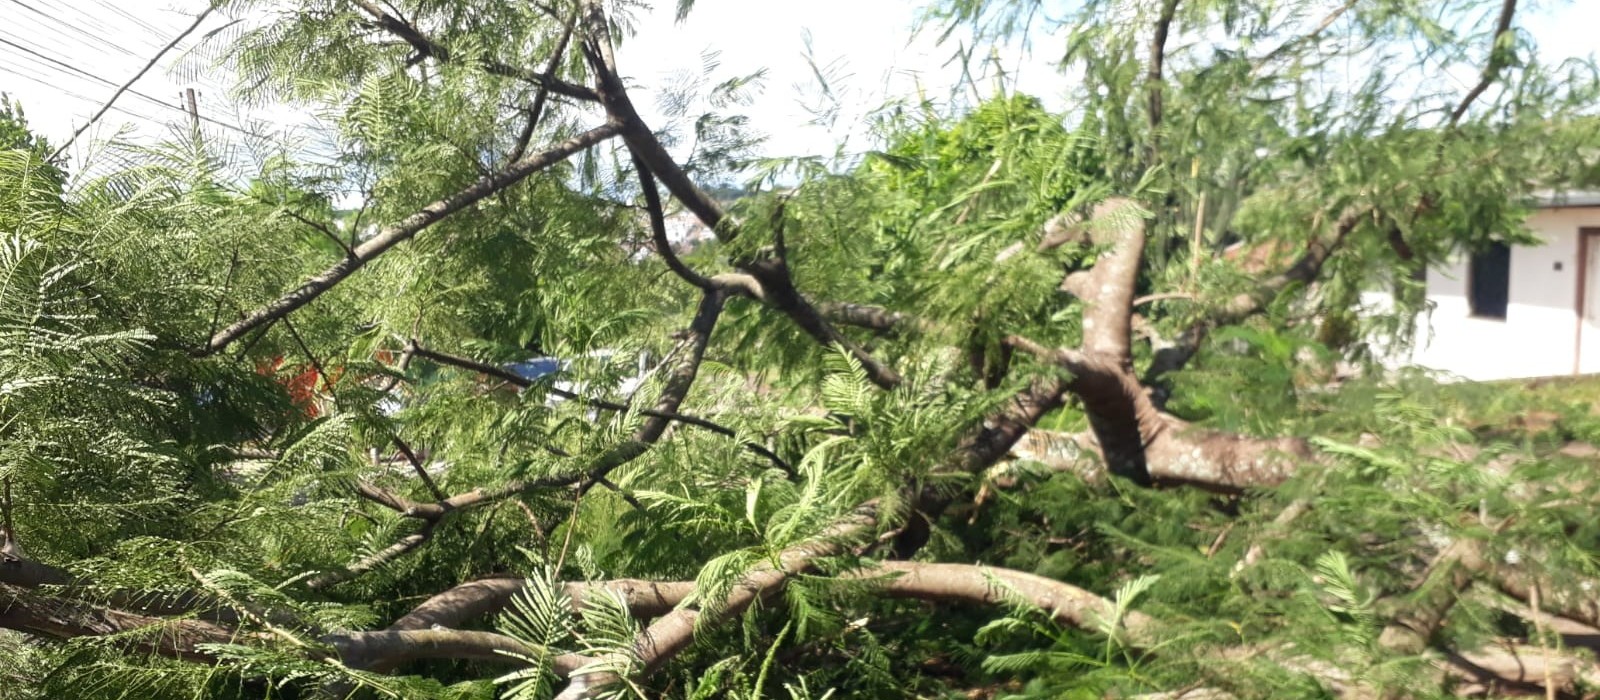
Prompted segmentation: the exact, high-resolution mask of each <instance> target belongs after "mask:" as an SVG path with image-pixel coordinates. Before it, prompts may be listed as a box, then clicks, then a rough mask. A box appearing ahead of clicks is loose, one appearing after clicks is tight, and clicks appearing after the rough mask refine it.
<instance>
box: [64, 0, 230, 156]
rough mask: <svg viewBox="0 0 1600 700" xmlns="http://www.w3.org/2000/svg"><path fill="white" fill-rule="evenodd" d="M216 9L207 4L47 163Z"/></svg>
mask: <svg viewBox="0 0 1600 700" xmlns="http://www.w3.org/2000/svg"><path fill="white" fill-rule="evenodd" d="M216 9H217V7H216V5H214V4H207V5H206V9H205V10H204V11H203V12H201V13H200V14H199V15H198V16H196V17H195V18H194V22H193V23H191V24H190V25H189V27H188V28H187V29H185V30H183V32H182V33H180V34H178V35H177V36H175V37H173V38H172V41H169V42H167V45H166V46H163V47H161V50H160V51H157V52H156V55H155V56H153V57H152V58H151V59H150V60H149V61H148V62H146V63H145V64H144V66H143V67H142V68H140V69H139V72H138V73H134V74H133V77H132V78H129V79H128V82H126V83H123V84H122V85H121V86H120V87H118V88H117V91H116V92H114V93H112V94H111V99H109V100H106V103H105V104H103V105H101V106H100V109H99V111H97V112H95V113H94V116H91V117H89V121H86V122H84V123H83V125H82V126H80V127H78V128H77V129H76V130H74V131H73V132H72V136H69V137H67V141H66V143H63V144H61V146H60V147H58V148H56V150H54V151H52V152H51V153H50V157H49V158H45V161H46V162H50V161H53V160H55V159H56V158H57V157H59V156H60V155H61V154H62V153H65V152H66V150H67V148H69V147H71V146H72V142H74V141H76V140H78V137H79V136H81V135H83V132H84V130H86V129H88V128H89V126H90V125H92V124H94V123H95V122H97V121H100V118H101V117H103V116H105V114H106V112H108V111H110V110H111V106H112V105H114V104H116V103H117V98H119V97H122V93H124V92H127V91H128V89H129V88H131V87H133V84H134V83H137V82H139V79H140V78H143V77H144V74H145V73H148V72H150V69H151V68H154V67H155V66H156V63H157V62H159V61H160V60H161V58H162V57H163V56H166V55H167V52H168V51H171V50H172V49H173V47H175V46H177V45H178V44H179V43H180V42H182V41H183V40H184V39H186V38H188V36H189V35H190V34H193V33H194V30H196V29H199V28H200V24H201V23H202V22H205V21H206V18H207V17H210V16H211V13H212V12H213V11H214V10H216Z"/></svg>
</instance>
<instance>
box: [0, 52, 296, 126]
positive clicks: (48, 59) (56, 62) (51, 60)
mask: <svg viewBox="0 0 1600 700" xmlns="http://www.w3.org/2000/svg"><path fill="white" fill-rule="evenodd" d="M0 45H5V46H10V47H12V48H14V49H16V50H18V51H21V52H22V53H24V54H27V55H28V56H29V57H31V58H32V59H33V60H35V61H38V62H41V63H46V64H49V65H51V66H55V67H56V68H58V69H60V70H65V71H68V72H70V73H72V74H74V75H79V76H83V77H85V78H88V79H90V80H94V81H97V82H100V83H104V84H106V85H110V86H112V87H120V86H118V84H117V83H116V82H114V81H112V80H110V79H108V78H103V77H101V76H98V75H95V74H93V73H90V72H89V71H86V70H84V69H82V68H79V67H77V66H74V65H72V64H70V63H67V62H65V61H62V60H60V59H58V58H55V57H53V56H49V55H46V54H44V53H41V52H39V51H37V50H35V49H32V48H29V47H27V46H23V45H22V44H19V43H17V42H15V41H12V40H11V39H9V38H7V37H4V36H0ZM126 92H127V93H128V94H130V95H134V96H136V97H141V98H143V99H145V100H148V101H150V102H152V103H155V104H157V105H160V106H162V107H165V108H167V109H170V110H175V111H178V112H183V113H185V114H188V110H185V109H184V108H182V107H179V106H177V105H174V104H170V103H168V102H166V101H164V100H161V99H160V98H156V97H151V96H150V95H148V94H146V93H144V92H140V91H139V90H135V89H133V88H131V87H130V88H127V89H126ZM118 111H125V110H118ZM200 121H203V122H206V123H209V124H215V125H217V126H220V127H222V128H225V129H231V130H233V131H237V132H239V133H241V134H245V135H247V136H253V137H256V138H266V137H265V136H263V135H262V134H258V133H256V132H254V131H251V130H249V129H246V128H244V127H241V126H237V125H234V124H229V123H227V122H224V121H218V120H216V119H213V118H211V117H207V116H205V115H201V116H200ZM80 131H81V129H80Z"/></svg>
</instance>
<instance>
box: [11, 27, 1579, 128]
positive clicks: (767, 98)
mask: <svg viewBox="0 0 1600 700" xmlns="http://www.w3.org/2000/svg"><path fill="white" fill-rule="evenodd" d="M657 4H658V5H659V6H658V7H657V8H655V9H654V10H653V11H652V12H649V13H647V14H645V15H643V16H641V17H640V22H639V34H638V35H637V36H635V37H633V38H632V39H631V40H629V41H628V42H626V43H625V44H624V46H623V47H622V49H621V51H620V55H619V61H620V62H621V64H622V68H623V70H624V72H625V73H628V74H629V75H630V76H631V77H632V78H633V79H634V80H635V81H636V82H637V83H638V84H639V85H640V86H641V92H642V93H644V94H642V95H640V96H639V97H638V98H636V102H638V103H639V104H641V105H642V106H644V107H646V108H647V109H648V108H649V106H651V105H653V104H654V100H653V99H652V97H651V93H650V88H652V87H657V86H661V85H670V84H672V83H673V82H674V81H677V80H679V79H681V78H682V77H683V76H684V75H685V74H693V73H697V72H699V71H700V69H701V68H700V67H701V66H702V64H703V54H705V53H706V52H707V51H715V52H718V59H719V62H720V66H721V67H720V69H719V73H718V74H717V75H718V76H719V77H728V76H732V75H738V74H746V73H750V72H753V71H754V70H756V69H758V68H766V69H767V78H766V81H765V83H764V90H763V92H762V93H761V94H760V96H759V97H758V98H757V99H756V100H755V101H754V102H753V103H752V104H751V105H750V106H749V107H747V108H746V109H745V110H744V111H745V113H746V114H747V115H748V116H749V117H750V119H751V125H752V127H753V128H754V129H756V130H757V131H759V132H761V133H763V134H765V135H766V136H767V138H768V141H767V144H766V147H765V150H766V151H767V153H768V154H769V155H826V154H831V153H832V151H833V148H834V146H835V145H836V144H838V143H839V142H840V140H841V139H847V138H848V139H853V140H854V142H855V143H854V144H852V145H857V144H859V142H860V139H861V137H862V134H861V124H862V122H861V116H862V115H864V114H865V113H866V112H867V111H868V110H869V109H871V108H872V107H873V106H876V105H879V104H881V103H883V102H884V101H885V100H886V99H889V98H893V97H908V96H914V95H916V94H917V93H918V90H919V89H920V90H923V91H925V92H926V94H928V95H933V96H938V95H943V94H948V91H949V90H950V89H951V86H952V85H954V84H956V82H957V80H958V79H959V75H960V74H959V71H958V69H957V68H956V67H955V66H954V65H952V64H950V63H949V59H950V58H951V55H952V53H953V51H954V47H953V46H949V45H945V46H939V45H936V43H935V42H934V41H933V38H932V36H929V35H927V34H924V35H915V34H914V33H913V32H912V27H913V25H914V23H915V21H916V18H917V15H918V11H919V8H920V7H921V6H922V3H921V2H902V1H900V0H810V1H809V2H803V3H797V2H778V1H775V0H698V1H697V3H696V7H695V10H694V12H693V13H692V14H691V16H690V17H689V19H688V20H687V21H686V22H684V23H681V24H679V23H676V22H674V21H673V18H672V12H673V7H674V5H675V2H673V1H672V0H664V1H661V2H658V3H657ZM202 6H203V0H0V91H3V92H7V93H10V94H12V95H13V96H14V97H17V98H19V99H20V100H21V101H22V103H23V104H24V106H25V107H26V109H27V111H28V114H29V117H30V120H31V121H32V122H33V124H34V126H35V128H36V129H38V130H39V131H42V132H43V133H45V134H47V135H48V136H50V137H51V139H52V141H54V142H56V143H60V142H62V141H63V140H65V138H66V136H67V135H68V134H70V133H71V132H72V130H73V128H75V127H76V126H77V125H79V124H82V123H83V122H84V120H85V119H86V118H87V117H88V115H89V114H91V113H93V112H94V111H95V110H96V109H97V108H98V107H99V105H100V103H102V102H103V101H104V100H105V99H106V98H107V97H109V96H110V95H111V93H112V92H113V90H114V89H115V85H116V84H120V83H122V82H123V81H125V80H126V79H127V78H129V77H131V76H132V75H133V74H134V73H135V72H136V71H137V70H138V68H139V66H140V65H141V64H142V63H143V62H144V61H145V60H146V59H147V58H148V57H149V56H151V55H154V53H155V52H156V51H157V50H158V49H159V48H160V46H161V45H162V44H165V43H166V42H167V41H168V40H170V38H171V37H173V36H176V35H177V34H178V33H179V32H180V31H182V29H183V28H184V27H185V26H187V25H188V23H189V22H190V18H191V17H192V16H193V14H194V13H195V12H196V11H197V10H198V8H199V7H202ZM226 21H227V19H226V18H224V17H220V16H217V17H213V18H212V19H211V20H209V21H208V22H207V23H206V24H205V25H204V27H203V28H202V32H203V31H206V30H210V29H213V28H216V27H219V26H221V25H222V24H224V23H225V22H226ZM1518 25H1519V26H1520V27H1521V28H1522V29H1524V30H1525V31H1527V32H1529V33H1531V34H1532V35H1533V36H1534V37H1535V38H1536V40H1537V41H1538V42H1539V44H1540V47H1541V57H1542V58H1543V59H1544V60H1546V61H1554V60H1559V59H1562V58H1566V57H1574V56H1587V55H1589V54H1590V53H1591V52H1592V51H1593V46H1594V40H1593V37H1594V36H1596V32H1597V28H1600V0H1576V1H1572V2H1566V1H1559V0H1545V1H1544V2H1535V3H1532V4H1531V6H1530V7H1528V8H1527V9H1526V10H1525V11H1523V12H1522V13H1521V14H1520V15H1519V17H1518ZM807 36H809V37H810V40H811V50H812V54H813V56H815V57H816V59H817V61H818V62H819V63H821V64H823V65H824V66H829V67H831V70H830V75H831V78H832V87H833V88H834V90H835V94H836V98H837V100H838V101H839V103H840V114H841V118H840V120H839V121H838V122H836V123H835V124H834V125H832V127H831V128H828V127H822V126H817V125H815V124H812V123H811V122H812V119H813V115H812V114H810V113H808V112H807V110H806V108H805V104H806V103H807V102H812V103H814V102H815V101H816V94H817V93H816V90H815V89H814V86H815V80H814V77H813V74H812V70H811V67H810V65H809V64H808V63H807V62H806V61H805V60H804V58H803V53H804V51H805V47H806V37H807ZM1058 44H1059V42H1056V41H1052V40H1051V39H1050V38H1049V37H1043V38H1040V39H1038V40H1036V50H1037V51H1038V53H1037V54H1035V55H1031V56H1030V55H1027V54H1025V53H1023V52H1021V51H1020V50H1019V49H1018V48H1017V47H1014V46H1013V47H1008V48H1007V49H1006V50H1005V51H1004V52H1003V53H1002V59H1003V61H1004V62H1005V63H1006V64H1008V70H1010V71H1012V73H1013V78H1014V79H1015V80H1016V81H1017V84H1018V85H1019V86H1020V88H1021V89H1022V90H1023V91H1026V92H1030V93H1033V94H1037V95H1040V96H1042V97H1044V98H1045V99H1046V100H1047V102H1051V103H1054V104H1062V100H1060V99H1059V98H1060V96H1061V95H1062V94H1063V93H1064V92H1065V91H1066V90H1067V89H1068V88H1069V87H1070V79H1069V78H1067V77H1065V76H1062V75H1060V74H1058V73H1056V72H1055V71H1054V69H1053V68H1051V66H1050V58H1051V57H1052V56H1053V55H1054V54H1055V52H1056V51H1057V50H1058ZM52 58H54V59H57V60H58V61H60V62H61V63H66V64H68V65H69V66H71V69H69V68H67V67H63V66H62V65H60V64H59V63H57V62H52V61H51V60H50V59H52ZM175 58H176V56H175V57H173V58H169V59H168V60H167V61H164V62H163V64H162V65H161V66H160V67H159V68H158V69H157V70H153V71H151V72H150V73H149V74H148V75H146V76H145V77H144V78H143V79H141V80H140V81H139V83H138V84H137V85H136V86H135V90H137V91H138V93H140V94H138V95H127V96H124V97H123V98H122V99H121V100H119V102H118V105H119V110H117V111H113V112H111V113H110V115H109V117H108V118H107V119H106V120H105V121H104V123H102V124H99V125H97V126H96V127H95V129H93V130H92V131H91V134H92V135H93V136H96V137H101V138H104V137H107V136H109V135H111V134H112V133H115V131H116V130H117V129H119V128H124V127H127V128H132V129H134V132H133V133H134V134H135V135H136V136H137V137H139V138H150V139H154V138H160V137H161V136H162V135H163V134H164V133H165V130H166V128H167V127H168V126H170V125H171V124H176V123H180V122H181V121H182V120H183V119H184V115H183V113H182V112H181V111H180V109H179V105H180V104H181V103H180V100H181V97H180V96H181V93H182V92H183V89H184V88H188V87H193V88H196V89H197V90H198V91H199V93H200V103H201V112H202V114H203V115H205V116H206V117H207V119H210V120H213V121H211V122H208V128H211V129H215V130H221V131H222V132H226V133H237V132H236V131H234V130H233V129H231V128H229V127H242V128H245V129H256V128H260V129H263V130H269V131H270V130H275V129H276V128H277V127H278V126H281V125H284V124H291V123H295V122H297V121H299V120H301V119H302V117H301V116H300V115H299V114H298V112H297V111H296V110H294V109H290V108H283V107H279V108H265V109H262V108H257V109H252V110H248V111H240V109H239V108H238V107H236V106H235V105H233V104H232V103H231V102H230V101H229V100H228V99H227V98H226V83H227V81H226V80H225V79H221V80H219V79H208V78H206V77H204V76H194V75H191V74H190V73H192V72H191V71H183V70H176V69H175V65H174V63H175V61H174V59H175ZM191 65H192V64H191ZM1463 77H1464V78H1467V79H1470V76H1463ZM647 116H653V117H654V119H655V120H656V121H657V122H658V123H660V122H662V121H664V117H662V116H660V114H659V113H656V114H654V115H647ZM224 124H226V125H228V126H223V125H224Z"/></svg>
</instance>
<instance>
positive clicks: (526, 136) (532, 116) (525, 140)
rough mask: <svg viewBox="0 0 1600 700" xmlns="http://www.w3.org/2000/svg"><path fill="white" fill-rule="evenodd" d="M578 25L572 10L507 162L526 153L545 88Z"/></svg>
mask: <svg viewBox="0 0 1600 700" xmlns="http://www.w3.org/2000/svg"><path fill="white" fill-rule="evenodd" d="M577 24H578V12H577V10H573V12H572V15H571V16H569V17H568V18H567V21H566V24H565V25H564V26H563V27H562V29H561V38H560V39H557V40H556V48H555V50H554V51H551V52H550V62H549V63H547V64H545V67H544V74H543V76H544V83H542V84H540V86H539V91H538V92H537V93H535V94H534V96H533V106H531V107H529V108H528V121H527V122H526V123H525V124H523V126H522V133H520V134H518V135H517V143H516V146H515V147H513V148H512V149H511V155H510V156H508V157H507V158H506V160H508V161H515V160H517V159H519V158H521V157H522V156H523V154H524V153H527V152H528V144H529V143H530V142H532V141H533V132H534V129H535V128H537V127H538V126H539V121H540V120H541V119H542V118H543V117H544V107H545V102H546V101H547V100H548V99H549V97H550V89H549V88H548V87H546V85H548V84H549V83H550V81H552V80H555V76H556V70H557V69H558V68H560V67H561V59H562V58H563V57H564V56H566V53H567V43H568V42H570V41H571V40H572V31H573V29H574V28H576V27H577Z"/></svg>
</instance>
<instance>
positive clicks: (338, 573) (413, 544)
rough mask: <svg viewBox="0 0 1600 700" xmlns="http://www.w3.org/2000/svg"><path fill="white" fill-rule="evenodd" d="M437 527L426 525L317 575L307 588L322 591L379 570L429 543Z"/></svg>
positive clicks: (428, 523)
mask: <svg viewBox="0 0 1600 700" xmlns="http://www.w3.org/2000/svg"><path fill="white" fill-rule="evenodd" d="M436 526H437V523H435V522H427V523H424V524H423V526H422V528H421V529H420V530H417V531H416V532H413V533H411V534H409V535H406V536H405V537H402V538H400V539H399V540H398V541H396V542H395V543H394V544H391V545H389V546H388V547H385V548H383V549H381V550H378V551H376V552H373V553H372V554H369V555H367V556H365V557H362V558H361V559H359V560H357V561H355V562H353V563H351V564H350V565H349V566H346V567H345V568H343V569H336V570H333V571H325V572H323V573H320V574H317V575H316V576H313V577H311V578H310V579H308V580H307V581H306V588H309V589H311V590H313V591H315V590H321V589H323V588H327V587H329V586H332V585H334V584H338V583H343V582H345V581H349V580H350V579H353V578H356V577H357V576H360V575H362V574H365V573H367V572H369V571H372V570H374V569H377V568H378V567H380V566H383V565H384V564H387V563H389V562H391V561H394V560H396V559H399V558H400V557H402V556H405V555H406V554H407V553H409V552H411V551H412V550H414V549H416V548H418V547H421V546H422V545H423V544H425V543H427V542H428V540H430V539H432V538H433V529H434V527H436Z"/></svg>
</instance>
